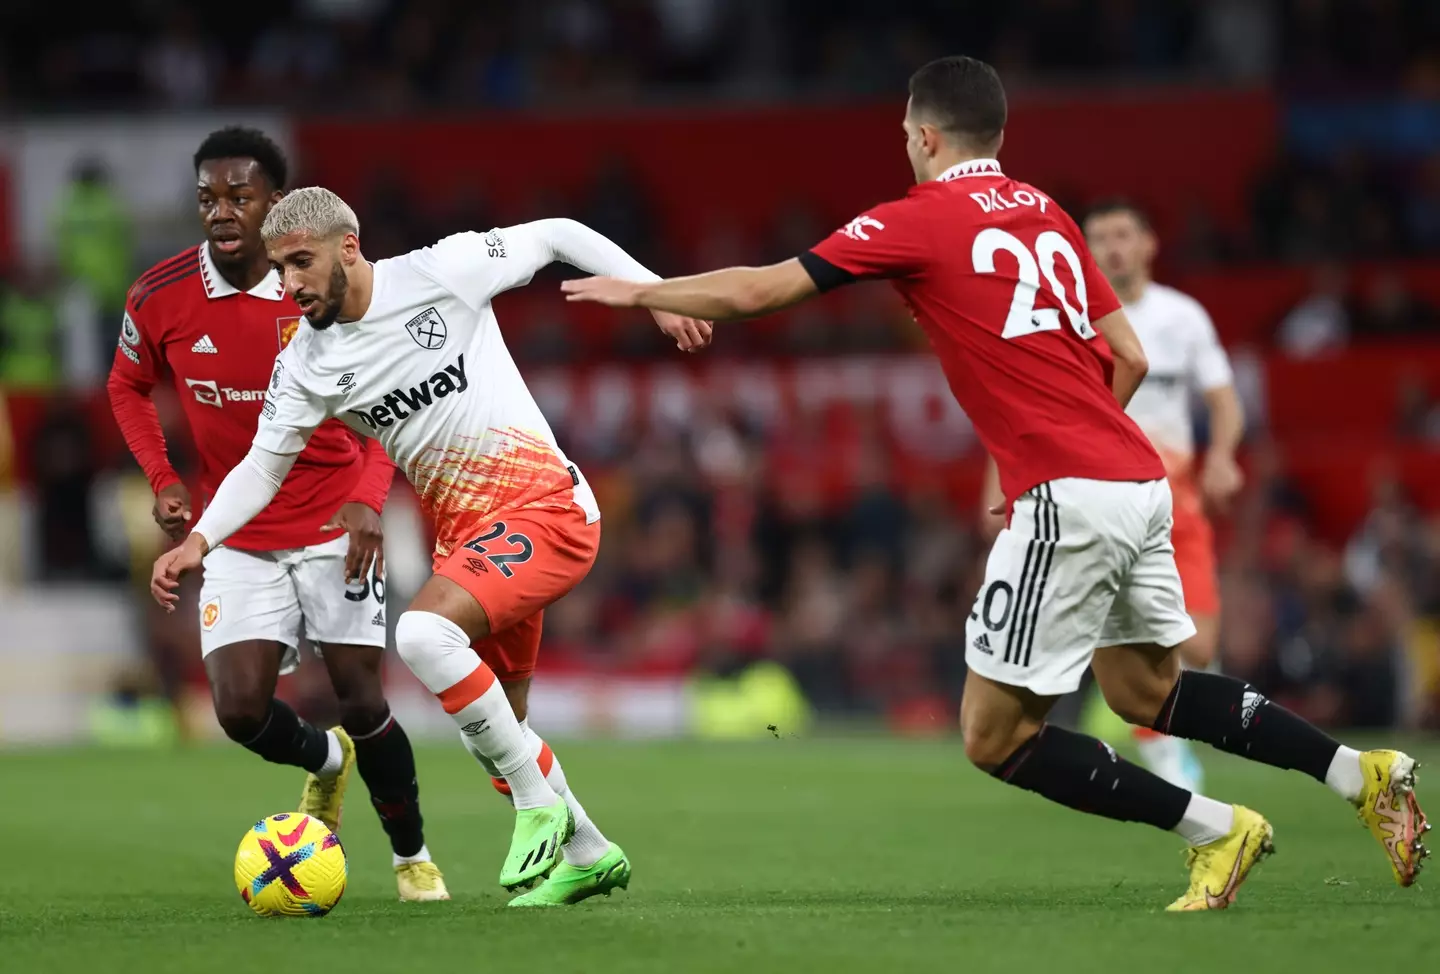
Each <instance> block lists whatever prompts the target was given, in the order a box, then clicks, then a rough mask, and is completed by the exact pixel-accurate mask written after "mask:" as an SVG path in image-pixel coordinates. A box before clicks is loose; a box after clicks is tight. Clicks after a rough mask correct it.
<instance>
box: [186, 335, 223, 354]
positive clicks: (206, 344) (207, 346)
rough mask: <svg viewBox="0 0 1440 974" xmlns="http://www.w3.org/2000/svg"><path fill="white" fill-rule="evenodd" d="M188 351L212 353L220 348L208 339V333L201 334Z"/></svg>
mask: <svg viewBox="0 0 1440 974" xmlns="http://www.w3.org/2000/svg"><path fill="white" fill-rule="evenodd" d="M190 351H192V352H195V353H197V354H199V355H214V354H216V353H218V352H219V351H220V349H218V348H216V347H215V343H214V342H212V341H211V340H210V336H209V335H201V336H200V340H199V341H198V342H196V343H195V344H194V345H191V346H190Z"/></svg>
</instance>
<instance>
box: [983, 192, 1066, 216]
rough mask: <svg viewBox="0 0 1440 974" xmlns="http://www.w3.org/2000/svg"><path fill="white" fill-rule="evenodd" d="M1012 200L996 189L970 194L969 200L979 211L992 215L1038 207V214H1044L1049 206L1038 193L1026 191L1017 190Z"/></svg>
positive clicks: (1047, 201)
mask: <svg viewBox="0 0 1440 974" xmlns="http://www.w3.org/2000/svg"><path fill="white" fill-rule="evenodd" d="M1011 195H1013V196H1014V199H1009V198H1007V197H1006V196H1005V194H1004V193H1002V192H1000V191H999V190H998V189H992V190H989V191H987V192H984V193H971V194H970V198H971V199H972V200H974V201H975V202H976V203H977V204H979V206H980V209H982V210H984V211H985V212H986V213H994V212H995V211H997V210H1018V209H1019V208H1020V207H1022V206H1038V207H1040V212H1041V213H1044V212H1045V210H1046V208H1047V207H1048V206H1049V205H1050V201H1049V200H1048V199H1046V198H1045V197H1044V196H1041V195H1040V194H1039V193H1032V192H1031V191H1030V190H1028V189H1017V190H1016V191H1015V192H1014V193H1013V194H1011Z"/></svg>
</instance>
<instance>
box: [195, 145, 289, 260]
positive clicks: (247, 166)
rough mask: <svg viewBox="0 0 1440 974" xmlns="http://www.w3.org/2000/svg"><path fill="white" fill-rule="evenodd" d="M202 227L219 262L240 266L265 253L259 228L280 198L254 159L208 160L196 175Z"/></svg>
mask: <svg viewBox="0 0 1440 974" xmlns="http://www.w3.org/2000/svg"><path fill="white" fill-rule="evenodd" d="M196 175H197V179H196V186H195V198H196V202H197V203H198V204H199V208H200V224H201V225H202V226H203V227H204V228H205V236H206V238H207V239H208V240H209V241H210V252H211V253H212V254H213V255H214V256H215V259H216V260H217V261H221V262H225V263H235V264H240V263H244V262H246V261H249V260H253V259H254V258H255V257H256V255H258V254H262V253H264V252H265V246H264V243H263V242H262V241H261V239H260V224H262V223H264V222H265V214H266V213H269V212H270V207H271V205H272V204H273V203H274V202H275V201H276V200H278V199H279V198H280V193H279V192H278V191H277V190H275V189H274V188H273V187H271V186H270V181H269V180H268V179H266V178H265V174H264V173H263V172H262V171H261V169H260V165H259V163H257V162H256V161H255V160H254V159H209V160H206V161H205V162H202V163H201V164H200V169H199V171H198V172H197V174H196Z"/></svg>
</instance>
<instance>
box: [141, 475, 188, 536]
mask: <svg viewBox="0 0 1440 974" xmlns="http://www.w3.org/2000/svg"><path fill="white" fill-rule="evenodd" d="M150 513H151V514H152V515H153V516H154V518H155V523H156V524H158V525H160V530H161V531H164V532H165V536H166V537H167V538H169V539H170V540H171V541H179V540H180V539H181V538H183V537H185V532H186V531H187V530H188V528H187V527H186V525H188V524H189V523H190V491H189V490H187V489H186V488H185V485H184V484H171V485H170V486H169V487H166V488H165V489H164V490H162V491H160V493H158V494H156V495H155V506H154V507H153V508H151V509H150Z"/></svg>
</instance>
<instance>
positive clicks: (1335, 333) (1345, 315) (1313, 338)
mask: <svg viewBox="0 0 1440 974" xmlns="http://www.w3.org/2000/svg"><path fill="white" fill-rule="evenodd" d="M1348 286H1349V278H1348V276H1347V274H1346V272H1345V270H1344V269H1343V268H1342V267H1340V266H1339V265H1337V264H1320V265H1318V266H1317V267H1316V268H1315V271H1314V272H1313V274H1312V275H1311V278H1310V287H1311V291H1310V295H1309V296H1308V297H1306V298H1305V300H1303V301H1301V302H1300V303H1299V304H1298V305H1296V306H1295V307H1294V308H1293V309H1292V310H1291V311H1290V313H1289V314H1287V315H1286V316H1285V318H1284V319H1283V320H1282V321H1281V322H1280V329H1279V332H1278V334H1277V339H1278V344H1279V345H1280V347H1281V348H1282V349H1284V351H1285V352H1286V353H1287V354H1288V355H1290V356H1292V357H1294V358H1310V357H1311V356H1314V355H1319V354H1321V353H1323V352H1327V351H1333V350H1334V349H1337V348H1340V347H1342V346H1344V345H1345V344H1346V343H1347V342H1348V341H1349V340H1350V312H1349V310H1348V309H1347V308H1346V306H1345V302H1346V293H1347V291H1348Z"/></svg>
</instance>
